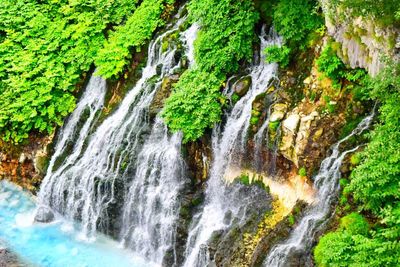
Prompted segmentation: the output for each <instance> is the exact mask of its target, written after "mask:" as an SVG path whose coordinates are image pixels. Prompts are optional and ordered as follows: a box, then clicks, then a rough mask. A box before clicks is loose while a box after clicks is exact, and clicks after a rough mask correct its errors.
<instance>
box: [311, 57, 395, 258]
mask: <svg viewBox="0 0 400 267" xmlns="http://www.w3.org/2000/svg"><path fill="white" fill-rule="evenodd" d="M399 74H400V65H390V66H389V67H388V68H386V69H385V70H384V71H383V72H382V73H381V74H380V75H379V76H378V77H377V78H376V79H373V80H372V81H371V83H370V84H366V86H368V88H367V89H369V92H370V96H371V98H372V99H377V100H380V101H381V103H382V105H381V107H380V110H379V111H380V116H379V119H380V122H379V123H378V124H377V125H376V127H375V129H374V131H373V132H372V134H370V139H371V140H370V143H369V144H368V146H367V148H366V149H365V150H364V151H363V152H361V154H360V156H361V159H362V160H361V162H360V164H359V165H358V166H357V167H356V169H355V170H354V171H353V172H352V174H351V176H350V177H351V180H350V184H349V185H348V186H346V188H345V190H344V193H345V194H346V195H348V194H352V195H353V197H354V199H355V201H356V203H357V204H358V205H359V208H361V209H363V210H366V211H368V212H370V213H371V217H372V216H373V217H375V218H374V219H373V221H375V222H376V223H375V225H372V228H371V230H368V229H369V225H368V223H367V222H366V221H365V219H364V218H362V216H361V215H358V214H355V213H352V214H350V215H348V216H346V217H344V218H342V219H341V227H340V228H339V229H338V230H337V231H335V232H333V233H328V234H326V235H325V236H323V237H322V238H321V239H320V241H319V244H318V245H317V247H316V248H315V251H314V256H315V260H316V263H317V264H318V265H319V266H358V265H359V264H360V263H368V266H399V265H400V243H399V240H400V190H399V188H400V184H399V179H400V154H399V151H400V107H399V105H398V103H399V101H400V75H399Z"/></svg>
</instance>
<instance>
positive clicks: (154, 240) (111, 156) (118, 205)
mask: <svg viewBox="0 0 400 267" xmlns="http://www.w3.org/2000/svg"><path fill="white" fill-rule="evenodd" d="M181 11H182V9H181ZM181 13H182V12H179V14H178V16H180V14H181ZM185 19H186V18H185V17H183V18H180V19H176V21H175V23H173V24H171V25H169V26H167V30H166V32H165V33H163V34H162V35H160V36H159V37H157V38H156V39H155V40H154V41H152V42H151V44H150V45H149V49H148V60H147V64H146V66H145V68H144V69H143V72H142V77H141V78H140V79H139V80H138V81H137V83H136V85H135V86H134V87H133V88H132V89H131V90H130V91H129V92H128V94H127V95H126V96H125V98H124V99H123V101H122V103H121V104H120V106H119V107H118V108H117V110H116V111H115V112H114V113H113V114H112V115H110V116H109V117H108V118H106V119H105V120H104V121H103V122H102V123H101V124H100V125H99V126H98V127H97V129H96V130H95V131H94V132H93V133H92V134H89V132H90V131H89V130H85V129H84V128H82V129H80V130H79V129H77V128H78V127H77V124H78V123H77V121H78V120H80V119H79V118H80V117H82V116H83V114H84V113H83V112H81V111H78V110H76V111H75V112H74V114H73V115H72V116H71V118H70V120H69V121H68V123H67V124H66V126H65V128H64V130H63V133H64V132H65V133H70V134H68V135H65V136H64V134H63V136H61V137H60V140H59V141H58V143H57V146H56V154H55V156H54V157H53V158H52V161H51V162H52V163H51V164H50V167H49V169H48V174H47V176H46V177H45V179H44V181H43V185H42V187H41V191H40V200H41V203H42V204H43V205H47V206H50V207H51V208H53V209H54V210H56V211H57V212H59V213H60V214H62V215H63V216H65V217H67V218H68V219H70V220H74V219H79V220H80V221H81V222H82V228H83V233H84V235H85V236H87V237H89V238H91V237H93V236H95V235H96V230H101V231H103V232H106V233H109V232H111V233H113V234H114V235H115V236H119V237H120V238H121V239H122V241H123V243H124V244H125V245H127V246H129V247H130V248H132V249H133V250H134V252H135V253H138V254H139V255H140V256H143V257H146V258H147V259H149V260H150V261H152V262H155V263H158V264H160V263H161V261H162V257H163V255H164V253H165V252H166V250H167V249H169V248H170V247H171V246H173V244H172V243H173V242H174V227H175V226H174V224H175V220H176V219H177V216H178V213H179V199H178V193H179V191H180V189H181V187H182V186H183V184H184V183H185V176H184V164H183V160H182V158H181V156H180V144H181V135H180V134H175V135H173V136H171V137H169V136H168V132H167V128H166V126H165V125H164V124H163V123H162V121H161V120H160V119H159V118H158V117H157V118H156V122H155V124H154V126H153V129H152V130H150V126H151V124H150V121H149V119H148V118H149V115H148V110H149V107H150V105H151V103H152V101H153V98H154V96H155V93H156V91H157V89H158V88H159V87H160V85H161V81H162V80H163V78H164V77H167V76H169V75H172V74H174V73H175V72H176V71H177V70H178V69H179V68H180V67H181V60H180V56H179V55H180V54H179V52H177V45H176V44H175V43H170V44H169V46H168V48H167V49H165V47H164V46H163V45H162V42H163V39H164V38H165V37H166V36H168V35H170V34H172V33H174V32H177V31H179V26H180V25H181V24H182V23H183V22H184V21H185ZM195 31H196V27H191V28H189V30H188V31H186V32H184V33H182V34H181V35H180V36H181V38H180V41H181V42H183V43H184V45H186V48H187V49H186V50H187V51H186V52H187V54H188V58H189V61H193V56H191V53H192V51H193V48H192V45H193V39H194V37H195ZM92 79H93V80H98V78H92ZM103 85H104V84H103ZM94 87H96V86H94ZM97 87H99V86H97ZM90 88H91V87H89V89H90ZM88 97H89V96H86V95H84V97H83V98H82V99H83V100H81V102H80V103H79V104H78V107H79V106H88V105H89V106H90V105H91V104H87V103H86V102H88V100H86V98H88ZM96 97H101V99H104V95H103V96H100V95H97V96H96ZM94 98H95V97H93V96H92V97H91V99H94ZM93 101H95V100H93ZM100 102H102V101H100ZM85 103H86V104H85ZM82 109H84V108H82ZM75 117H77V119H74V118H75ZM86 124H88V125H89V126H88V127H87V128H88V129H89V128H90V125H92V122H91V121H90V122H89V120H88V121H87V122H86ZM86 124H85V125H86ZM77 131H79V142H80V143H82V144H78V143H77V144H76V146H75V147H74V149H73V152H72V154H70V155H68V156H67V157H66V158H65V159H64V160H63V161H62V163H61V164H60V166H58V168H56V165H57V164H55V162H57V161H58V159H57V158H59V157H61V155H63V154H64V153H65V147H66V145H65V144H66V143H69V142H71V141H73V140H75V139H74V138H76V135H77ZM149 132H150V134H149ZM83 143H85V145H84V146H83ZM124 192H125V193H124ZM110 229H111V230H110ZM119 230H121V231H120V232H119V233H118V231H119Z"/></svg>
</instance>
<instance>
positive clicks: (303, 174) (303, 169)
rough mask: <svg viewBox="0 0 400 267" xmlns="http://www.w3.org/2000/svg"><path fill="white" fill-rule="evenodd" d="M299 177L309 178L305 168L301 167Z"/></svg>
mask: <svg viewBox="0 0 400 267" xmlns="http://www.w3.org/2000/svg"><path fill="white" fill-rule="evenodd" d="M299 175H300V176H301V177H305V176H307V170H306V168H305V167H301V168H300V169H299Z"/></svg>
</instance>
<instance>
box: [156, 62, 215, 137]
mask: <svg viewBox="0 0 400 267" xmlns="http://www.w3.org/2000/svg"><path fill="white" fill-rule="evenodd" d="M222 82H223V80H221V79H219V78H217V77H216V76H215V75H213V74H212V73H207V72H202V71H200V70H199V69H192V70H188V71H186V72H185V73H184V74H183V75H182V76H181V78H180V80H179V81H178V83H177V84H176V85H175V88H174V93H173V94H172V95H171V96H170V97H169V98H168V99H167V101H166V103H165V109H164V111H163V117H164V119H165V122H166V123H167V125H168V126H169V127H170V129H171V130H172V131H180V130H181V131H182V132H183V133H184V139H183V140H184V142H187V141H190V140H196V139H197V138H199V137H200V136H202V134H203V132H204V130H205V129H206V128H207V127H209V126H210V125H213V124H214V123H215V122H218V121H219V120H220V117H221V104H220V103H219V101H218V100H219V99H220V98H221V94H220V92H219V91H220V87H221V84H222Z"/></svg>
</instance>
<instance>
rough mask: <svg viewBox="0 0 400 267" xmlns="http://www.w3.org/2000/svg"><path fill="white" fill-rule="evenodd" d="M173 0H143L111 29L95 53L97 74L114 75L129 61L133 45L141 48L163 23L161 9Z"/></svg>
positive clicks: (108, 76)
mask: <svg viewBox="0 0 400 267" xmlns="http://www.w3.org/2000/svg"><path fill="white" fill-rule="evenodd" d="M172 2H173V1H171V0H144V1H143V2H142V3H141V4H140V6H139V7H138V8H137V10H136V11H135V13H134V14H133V15H132V16H130V17H129V18H128V20H127V21H126V23H125V24H124V25H122V26H118V27H116V28H115V31H113V32H111V33H110V36H109V38H108V40H107V41H106V43H105V45H104V48H102V49H101V50H100V51H99V53H98V55H97V57H96V66H97V74H98V75H101V76H103V77H105V78H110V77H113V76H114V77H115V76H116V75H118V74H119V73H120V72H121V71H122V70H123V69H124V67H125V65H126V64H127V63H128V60H129V58H130V57H131V54H132V53H131V49H132V48H136V49H137V50H139V49H140V48H141V46H143V45H144V44H145V43H146V41H148V40H149V39H150V38H151V37H152V35H153V32H154V30H155V29H156V28H157V27H158V26H160V25H162V24H163V23H164V21H163V19H162V18H161V13H162V12H163V10H164V6H165V4H171V3H172Z"/></svg>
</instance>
